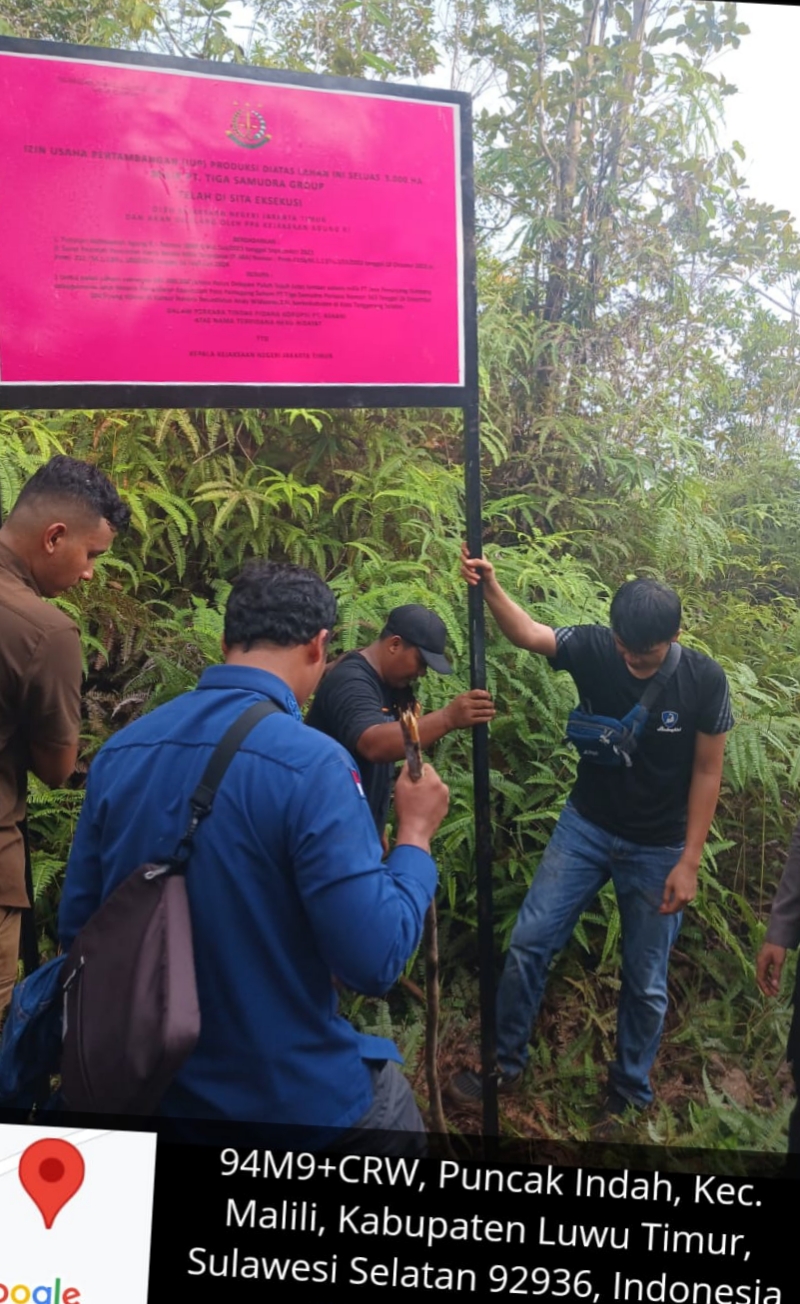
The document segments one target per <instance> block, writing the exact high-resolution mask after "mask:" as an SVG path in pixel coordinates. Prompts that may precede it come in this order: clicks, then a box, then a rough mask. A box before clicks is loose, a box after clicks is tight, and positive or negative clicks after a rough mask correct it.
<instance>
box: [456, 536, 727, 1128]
mask: <svg viewBox="0 0 800 1304" xmlns="http://www.w3.org/2000/svg"><path fill="white" fill-rule="evenodd" d="M462 574H463V576H464V578H465V579H466V580H467V582H468V583H469V584H477V583H478V581H479V580H480V579H482V580H483V593H484V597H485V599H486V602H487V604H488V606H489V609H490V611H491V612H492V615H493V616H494V618H495V620H496V621H497V623H498V625H499V627H500V629H501V630H502V632H503V633H504V634H505V636H506V638H508V639H509V640H510V642H512V643H513V644H514V645H515V646H516V647H522V648H526V649H528V651H530V652H536V653H539V654H540V655H541V656H544V657H546V658H547V660H548V661H549V663H550V665H551V666H552V667H553V669H554V670H566V671H567V672H568V673H569V674H570V675H571V676H572V679H573V680H574V682H575V685H576V687H577V689H578V693H579V697H580V701H581V704H582V708H583V709H584V710H586V711H588V712H590V713H592V714H595V715H602V716H607V717H610V718H611V719H612V720H621V719H622V718H623V717H624V716H625V715H626V714H627V713H628V712H629V711H630V710H631V709H632V708H633V707H635V706H636V705H637V703H638V702H639V701H640V699H641V697H642V695H643V693H644V691H645V689H646V686H647V683H648V681H650V680H652V679H653V677H654V676H655V675H656V674H657V673H658V672H659V670H660V668H661V667H662V665H663V664H664V662H665V660H666V658H667V655H668V653H669V650H670V647H671V646H672V644H673V642H676V641H677V639H678V636H679V634H680V622H681V604H680V599H679V598H678V595H677V594H676V593H674V592H673V591H672V590H671V589H668V588H666V587H665V586H664V585H663V584H659V583H657V582H656V581H655V580H633V581H630V582H629V583H627V584H623V586H622V588H620V589H619V590H618V592H617V593H616V594H615V596H614V598H613V601H612V603H611V628H610V629H608V628H606V627H604V626H600V625H573V626H569V627H568V628H565V629H551V628H550V627H549V626H548V625H540V624H538V623H537V622H536V621H534V620H532V619H531V617H530V616H529V615H527V613H526V612H524V611H523V610H522V608H521V607H519V606H517V604H516V603H515V602H513V601H512V600H511V598H509V597H508V595H507V594H506V593H505V592H504V591H503V589H502V588H501V586H500V584H499V583H498V581H497V578H496V576H495V572H494V567H493V566H492V565H491V564H490V563H489V562H487V561H486V560H485V559H483V558H470V557H469V554H468V553H467V550H466V548H464V549H463V551H462ZM732 725H733V716H732V715H731V709H730V696H729V692H728V684H727V680H726V678H725V674H724V672H723V670H722V668H721V666H719V665H718V664H717V662H716V661H712V659H711V658H710V657H708V656H705V655H703V654H702V653H700V652H696V651H694V650H693V649H691V648H683V649H682V655H681V657H680V660H679V661H678V663H677V666H676V668H675V669H674V671H673V672H672V674H671V675H670V676H669V678H668V679H667V680H666V682H665V683H664V684H663V686H662V687H661V689H660V692H659V694H658V697H657V698H656V700H655V702H654V703H653V705H652V706H651V708H650V710H649V713H648V717H647V723H646V725H645V729H644V732H643V734H642V736H641V737H640V739H639V742H638V747H637V749H636V750H635V751H634V752H633V755H632V758H631V764H630V765H628V764H625V763H623V760H622V758H620V763H619V764H618V765H616V766H614V765H602V764H597V763H595V762H593V761H592V760H589V759H586V758H582V759H581V760H580V762H579V765H578V775H577V779H576V782H575V785H574V787H573V789H572V792H571V793H570V796H569V799H568V801H567V803H566V805H565V807H564V810H563V811H562V813H561V816H560V818H559V821H558V824H557V825H556V828H555V831H554V833H553V836H552V838H551V840H550V842H549V844H548V846H547V848H546V850H545V853H544V855H543V857H542V861H541V864H540V865H539V868H538V870H537V872H536V874H535V876H534V879H533V882H532V884H531V887H530V889H529V891H528V894H527V896H526V898H525V901H524V902H523V905H522V909H521V910H520V913H519V916H518V918H517V922H516V924H515V926H514V930H513V932H512V935H511V940H510V946H509V952H508V956H507V958H506V964H505V968H504V971H503V976H502V979H501V982H500V986H499V988H498V995H497V1059H498V1068H499V1071H500V1077H499V1079H498V1084H499V1089H500V1091H513V1090H515V1089H516V1088H517V1087H518V1086H519V1085H521V1079H522V1071H523V1068H524V1066H525V1063H526V1060H527V1054H528V1041H529V1038H530V1035H531V1029H532V1028H533V1025H534V1022H535V1020H536V1017H537V1014H538V1010H539V1005H540V1002H541V999H542V995H543V993H544V987H545V982H546V979H547V972H548V967H549V965H550V961H551V960H552V958H553V957H554V955H555V954H556V953H557V952H558V951H559V950H561V948H562V947H564V946H565V945H566V943H567V942H568V941H569V938H570V937H571V935H572V932H573V930H574V928H575V925H576V924H577V922H578V919H579V918H580V916H581V915H582V914H583V912H584V911H585V910H586V909H587V908H588V907H589V905H590V904H591V902H592V900H593V898H594V897H595V896H596V894H597V892H598V891H599V890H600V888H601V887H602V886H603V885H604V883H606V882H607V881H608V879H609V878H610V879H611V880H612V882H613V884H614V890H615V892H616V896H617V901H618V904H619V910H620V919H621V923H622V984H621V990H620V998H619V1009H618V1021H617V1045H616V1058H615V1060H614V1062H613V1063H612V1064H610V1065H609V1082H608V1096H607V1100H606V1104H605V1107H604V1110H603V1116H604V1118H605V1119H612V1120H613V1119H614V1118H616V1117H618V1116H619V1115H621V1114H623V1113H625V1112H626V1110H627V1109H628V1108H629V1107H633V1108H640V1107H642V1106H645V1105H648V1104H649V1103H650V1101H651V1100H652V1099H653V1093H652V1089H651V1086H650V1070H651V1068H652V1065H653V1062H654V1060H655V1057H656V1053H657V1051H658V1047H659V1043H660V1040H661V1033H662V1029H663V1026H664V1017H665V1015H666V1010H667V968H668V963H669V955H670V951H671V949H672V946H673V944H674V942H675V939H676V937H677V935H678V930H679V928H680V923H681V917H682V916H681V912H682V909H683V907H684V906H685V905H686V904H687V903H688V902H689V901H691V900H693V898H694V896H695V895H696V891H697V873H698V869H699V867H700V859H701V856H702V852H703V846H704V844H705V841H706V838H707V836H708V831H709V829H710V827H711V821H712V819H713V817H714V811H715V809H716V805H717V800H718V798H719V789H720V782H721V778H722V760H723V752H724V747H725V735H726V733H727V731H728V730H729V729H730V728H731V727H732ZM449 1094H450V1095H451V1097H452V1098H453V1099H455V1100H456V1101H458V1102H459V1103H461V1104H479V1103H480V1100H481V1094H482V1083H481V1078H480V1077H479V1075H477V1074H476V1073H472V1072H470V1071H464V1072H461V1073H458V1074H456V1075H455V1077H454V1078H452V1079H451V1081H450V1084H449Z"/></svg>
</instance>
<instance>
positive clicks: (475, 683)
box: [464, 399, 498, 1137]
mask: <svg viewBox="0 0 800 1304" xmlns="http://www.w3.org/2000/svg"><path fill="white" fill-rule="evenodd" d="M464 448H465V454H466V456H465V479H466V507H467V547H468V548H469V552H470V556H471V557H480V556H482V553H483V541H482V537H481V536H482V527H481V480H480V474H481V465H480V416H479V408H478V402H477V399H476V400H475V401H474V402H473V403H471V404H470V405H469V407H465V408H464ZM467 597H468V602H469V652H470V684H471V687H472V688H485V687H486V635H485V625H484V609H483V584H482V583H481V584H477V585H474V586H473V585H470V587H469V589H468V593H467ZM472 779H473V792H474V801H475V873H476V878H477V887H478V894H477V895H478V964H479V970H480V971H479V986H480V1012H481V1069H482V1076H483V1132H484V1135H485V1136H487V1137H496V1136H497V1134H498V1121H497V1077H496V1072H495V1068H496V1058H497V1032H496V1019H495V983H494V919H493V911H492V813H491V799H490V794H491V788H490V783H489V726H488V725H486V724H478V725H475V726H474V728H473V730H472Z"/></svg>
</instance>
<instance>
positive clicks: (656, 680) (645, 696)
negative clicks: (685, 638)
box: [639, 643, 681, 711]
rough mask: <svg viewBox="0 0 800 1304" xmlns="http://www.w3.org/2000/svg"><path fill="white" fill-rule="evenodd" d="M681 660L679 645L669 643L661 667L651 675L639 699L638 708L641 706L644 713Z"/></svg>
mask: <svg viewBox="0 0 800 1304" xmlns="http://www.w3.org/2000/svg"><path fill="white" fill-rule="evenodd" d="M680 659H681V645H680V643H670V646H669V652H668V653H667V655H666V656H665V658H664V660H663V662H662V663H661V666H660V667H659V669H658V670H657V671H656V673H655V674H654V675H653V678H652V679H651V680H650V683H649V684H648V685H647V688H646V689H645V690H644V692H643V693H642V696H641V697H640V698H639V706H643V707H644V709H645V711H649V710H650V707H651V706H652V705H653V703H654V702H655V700H656V698H657V697H658V695H659V693H660V692H661V690H662V688H663V687H664V685H665V684H666V682H667V680H668V679H671V678H672V676H673V675H674V674H675V671H676V670H677V668H678V662H679V661H680Z"/></svg>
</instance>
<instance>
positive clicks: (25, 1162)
mask: <svg viewBox="0 0 800 1304" xmlns="http://www.w3.org/2000/svg"><path fill="white" fill-rule="evenodd" d="M85 1171H86V1165H85V1164H84V1162H83V1155H82V1154H81V1152H80V1150H76V1148H75V1146H73V1145H70V1143H69V1141H61V1140H60V1139H58V1138H57V1137H48V1138H47V1139H46V1140H44V1141H35V1142H34V1144H33V1145H32V1146H28V1149H27V1150H26V1151H25V1153H24V1154H23V1156H22V1158H21V1159H20V1161H19V1180H20V1181H21V1182H22V1185H23V1186H24V1187H25V1190H26V1191H27V1192H28V1195H29V1196H30V1197H31V1199H32V1200H33V1203H34V1204H35V1205H36V1208H37V1209H38V1210H39V1213H40V1214H41V1215H42V1217H43V1218H44V1225H45V1227H47V1228H48V1230H49V1229H50V1228H51V1227H52V1226H53V1223H54V1221H55V1218H56V1215H57V1214H59V1213H60V1212H61V1210H62V1209H63V1208H64V1205H65V1204H66V1203H67V1201H68V1200H71V1199H72V1197H73V1195H74V1194H75V1192H76V1191H78V1190H80V1188H81V1186H82V1185H83V1177H84V1173H85Z"/></svg>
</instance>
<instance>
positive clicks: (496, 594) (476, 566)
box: [461, 544, 556, 657]
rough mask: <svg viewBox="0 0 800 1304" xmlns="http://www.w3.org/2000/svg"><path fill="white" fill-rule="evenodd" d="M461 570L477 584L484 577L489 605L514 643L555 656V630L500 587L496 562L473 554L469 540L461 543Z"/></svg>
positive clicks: (470, 581)
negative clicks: (468, 547)
mask: <svg viewBox="0 0 800 1304" xmlns="http://www.w3.org/2000/svg"><path fill="white" fill-rule="evenodd" d="M461 574H462V576H463V577H464V579H465V580H466V581H467V584H473V585H474V584H478V583H479V582H480V581H481V580H483V596H484V598H485V599H486V605H487V606H488V608H489V610H490V611H491V613H492V615H493V616H494V618H495V620H496V621H497V624H498V626H499V627H500V630H501V632H502V633H503V634H505V636H506V638H507V639H508V641H509V642H510V643H513V644H514V646H515V647H522V648H525V649H526V651H528V652H538V653H539V654H540V655H541V656H544V657H554V656H555V654H556V632H555V630H554V629H551V628H550V626H549V625H540V624H539V623H538V621H535V620H532V619H531V617H530V616H529V615H528V613H527V612H525V611H523V610H522V607H519V606H517V604H516V602H513V601H512V599H511V598H510V597H509V596H508V594H507V593H506V592H505V591H504V590H503V589H502V588H501V587H500V582H499V580H498V579H497V576H496V575H495V572H494V566H493V565H492V563H491V562H490V561H486V559H485V557H470V555H469V552H468V550H467V545H466V544H462V545H461Z"/></svg>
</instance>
